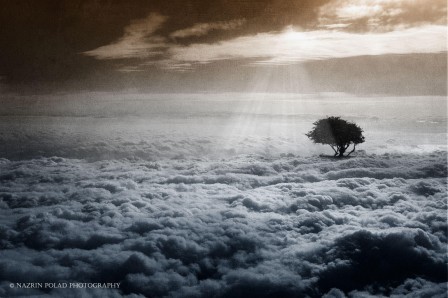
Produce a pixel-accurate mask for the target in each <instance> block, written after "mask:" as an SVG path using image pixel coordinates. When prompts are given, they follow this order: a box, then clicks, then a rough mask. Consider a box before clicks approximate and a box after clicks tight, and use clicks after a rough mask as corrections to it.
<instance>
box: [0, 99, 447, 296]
mask: <svg viewBox="0 0 448 298" xmlns="http://www.w3.org/2000/svg"><path fill="white" fill-rule="evenodd" d="M288 102H289V101H288ZM410 102H411V103H412V102H413V101H410ZM19 103H20V102H19ZM386 103H387V105H389V106H390V105H391V102H390V101H388V102H386ZM414 103H415V104H414V109H421V106H418V105H417V103H419V101H418V100H415V101H414ZM438 103H439V105H440V104H441V103H442V104H445V105H446V103H444V102H438ZM111 104H113V101H108V102H106V104H104V107H102V108H97V109H98V111H100V110H102V109H104V110H107V108H106V107H107V106H110V105H111ZM220 104H223V103H221V102H220V101H218V102H213V103H211V104H210V103H209V105H210V106H209V107H207V108H206V109H205V108H204V110H208V111H210V109H211V107H216V106H217V105H218V106H219V105H220ZM252 104H253V103H252V102H251V101H249V102H245V103H244V105H241V103H239V105H238V106H239V108H240V109H239V110H238V111H239V112H240V113H239V114H238V116H237V117H233V116H232V117H230V116H228V115H227V114H226V113H224V112H223V108H222V107H218V108H216V109H217V110H219V115H217V114H216V113H217V112H215V114H213V113H211V114H210V115H211V116H210V117H208V116H207V115H208V114H207V115H202V114H201V115H200V116H198V114H194V113H191V114H189V113H188V111H189V110H188V108H190V110H196V108H195V107H193V108H191V107H190V106H187V107H184V108H182V109H180V110H184V111H185V112H186V113H185V114H182V113H179V114H175V113H174V114H175V116H173V115H174V114H171V115H170V116H166V117H160V109H157V105H152V106H151V107H152V108H154V109H155V110H156V111H158V112H154V117H148V115H150V114H151V113H149V112H148V111H145V117H143V118H144V119H143V118H142V116H141V115H139V116H138V117H135V118H133V117H130V116H129V109H128V110H126V111H125V112H124V113H125V114H126V117H124V116H120V115H118V114H117V111H118V110H120V111H121V108H120V109H117V108H115V110H114V108H111V110H113V111H114V112H113V114H114V116H113V117H112V116H110V115H108V116H104V115H101V113H100V112H98V111H93V112H92V111H91V110H89V109H86V110H85V111H82V113H81V112H80V113H81V115H77V114H76V113H78V112H76V113H73V114H71V115H70V117H67V115H66V113H65V112H61V111H60V110H59V111H57V112H56V111H53V112H52V113H54V115H53V116H50V115H48V113H49V112H46V114H45V113H44V114H45V115H44V116H45V117H39V116H38V115H31V114H29V115H21V116H19V117H18V116H12V115H6V114H5V115H3V116H2V121H0V127H1V130H0V137H1V138H2V143H1V145H0V152H1V155H0V157H1V158H0V297H14V296H39V297H121V296H128V297H307V296H309V297H321V296H324V297H371V295H374V296H390V297H403V296H407V297H446V291H447V286H446V282H447V280H448V279H447V262H448V258H447V245H448V234H447V229H448V224H447V176H448V174H447V150H446V118H443V114H441V116H438V115H437V113H436V112H434V111H436V110H437V109H438V108H439V109H440V106H437V105H436V104H434V106H435V107H434V108H432V109H433V110H432V111H429V112H427V115H425V110H424V109H423V110H422V111H421V113H420V114H419V115H417V116H415V115H414V116H411V114H412V113H409V115H406V111H409V108H404V110H403V111H402V113H398V112H396V113H395V114H394V115H393V116H391V114H390V111H387V110H386V109H383V111H384V115H385V116H383V118H381V117H380V115H379V116H378V119H377V118H375V117H377V116H376V114H375V108H377V107H378V105H379V106H381V104H382V102H381V99H375V101H373V102H368V101H366V102H364V103H363V104H364V105H366V104H367V105H369V104H370V105H371V109H370V113H371V114H372V115H373V116H371V117H370V118H369V119H367V120H366V119H364V118H363V117H362V115H361V114H359V113H358V114H350V112H348V113H349V114H347V117H352V119H355V120H357V122H360V123H363V124H364V125H363V127H364V129H365V133H366V139H367V140H368V141H370V144H369V143H366V144H365V146H364V145H361V146H360V148H361V149H362V150H360V151H357V152H356V154H355V155H353V156H351V157H350V158H345V159H334V158H332V157H329V156H326V155H319V153H327V154H328V153H330V152H328V150H330V149H329V148H323V147H322V148H320V147H318V146H315V145H309V144H308V143H307V140H306V139H305V137H303V133H304V132H306V129H309V128H310V119H314V118H315V117H316V114H313V113H311V114H310V115H305V114H304V115H301V117H300V118H299V119H296V118H294V117H292V116H291V115H289V116H288V113H283V114H276V113H271V114H269V115H266V113H265V112H266V111H263V109H266V110H268V109H271V108H272V109H274V110H275V108H273V107H277V105H278V102H276V103H275V105H271V107H270V108H266V107H264V106H261V107H258V108H257V109H256V111H255V112H254V111H253V110H250V109H249V107H251V106H252ZM301 105H306V103H301ZM313 105H318V107H317V108H316V110H318V108H319V107H320V108H321V109H323V112H322V113H327V112H328V110H325V109H326V108H325V105H326V102H325V101H324V102H317V103H316V102H313ZM416 105H417V106H416ZM49 106H50V105H49ZM53 106H54V105H53ZM80 106H82V105H80ZM175 106H177V104H176V105H175ZM64 108H65V107H64ZM12 109H13V107H11V111H12ZM133 109H134V110H135V112H138V111H140V110H141V109H139V108H135V107H134V108H133ZM341 109H342V108H341ZM406 109H408V110H406ZM74 110H76V111H79V110H80V108H77V109H73V108H70V111H74ZM200 110H201V109H199V112H200ZM310 110H311V111H312V109H311V107H310V106H308V109H307V111H310ZM20 111H22V110H20ZM170 111H172V110H170ZM25 112H26V111H25ZM234 112H235V111H234ZM234 112H232V113H234ZM330 112H331V111H330ZM88 113H92V114H96V115H97V114H99V115H100V117H98V118H96V117H93V116H89V115H86V114H88ZM104 113H106V112H104ZM164 113H165V112H164ZM229 113H230V112H229ZM378 113H379V112H378ZM388 113H389V114H388ZM440 113H444V112H440ZM25 114H26V113H25ZM162 114H163V113H162ZM332 114H333V113H332ZM156 115H159V117H157V116H156ZM181 115H182V116H181ZM185 115H186V116H185ZM285 115H286V116H285ZM400 115H401V116H402V117H400ZM434 115H435V116H434ZM317 116H318V115H317ZM419 116H420V117H419ZM123 117H124V118H126V121H123ZM229 117H230V118H229ZM372 117H373V118H372ZM210 118H211V119H210ZM229 120H231V121H229ZM383 120H384V121H385V122H384V121H383ZM229 122H230V123H229ZM311 123H312V121H311ZM400 123H401V124H400ZM411 123H413V124H412V125H411ZM392 124H393V125H392ZM291 127H293V128H294V129H295V130H296V131H294V130H292V129H291ZM381 127H383V128H382V129H380V128H381ZM282 128H283V129H282ZM297 131H298V132H297ZM293 132H294V133H295V134H300V135H301V136H299V137H296V136H295V135H294V133H293ZM372 140H375V142H376V143H374V142H373V141H372ZM380 141H383V142H382V143H380ZM372 143H374V144H372ZM319 150H320V151H319ZM28 282H30V283H31V282H32V283H64V282H65V283H71V282H80V283H111V282H113V283H120V289H67V288H59V289H58V288H56V289H51V288H46V289H20V288H17V287H16V286H15V287H13V288H12V287H11V286H10V285H11V283H12V284H13V285H16V284H17V283H28Z"/></svg>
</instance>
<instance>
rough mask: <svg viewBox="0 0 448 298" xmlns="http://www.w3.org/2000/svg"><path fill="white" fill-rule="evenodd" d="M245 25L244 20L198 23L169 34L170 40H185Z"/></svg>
mask: <svg viewBox="0 0 448 298" xmlns="http://www.w3.org/2000/svg"><path fill="white" fill-rule="evenodd" d="M244 23H245V20H244V19H239V20H231V21H227V22H213V23H199V24H195V25H193V26H191V27H189V28H185V29H180V30H177V31H174V32H173V33H171V34H170V37H172V38H185V37H191V36H202V35H206V34H208V33H209V32H210V31H212V30H232V29H237V28H239V27H241V26H242V25H243V24H244Z"/></svg>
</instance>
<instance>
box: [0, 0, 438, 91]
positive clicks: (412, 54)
mask: <svg viewBox="0 0 448 298" xmlns="http://www.w3.org/2000/svg"><path fill="white" fill-rule="evenodd" d="M0 47H1V49H2V53H1V55H0V91H3V92H5V91H6V92H8V91H12V92H31V93H38V92H74V91H91V90H93V91H138V92H154V93H159V92H180V93H182V92H190V93H191V92H193V93H197V92H297V93H309V92H350V93H356V94H382V93H386V94H398V95H445V94H446V92H447V86H446V80H447V56H446V53H447V3H446V1H444V0H427V1H416V0H393V1H392V0H369V1H368V0H318V1H311V0H297V1H293V0H244V1H242V0H239V1H229V0H214V1H206V0H187V1H180V0H171V1H160V0H155V1H148V0H147V1H144V0H130V1H116V0H58V1H57V0H42V1H32V0H18V1H8V2H5V3H3V4H2V7H1V8H0Z"/></svg>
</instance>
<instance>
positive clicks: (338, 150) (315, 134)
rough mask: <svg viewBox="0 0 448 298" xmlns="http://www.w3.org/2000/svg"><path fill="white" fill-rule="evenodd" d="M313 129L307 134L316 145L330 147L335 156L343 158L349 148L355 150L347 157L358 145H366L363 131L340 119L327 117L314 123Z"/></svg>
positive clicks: (353, 124)
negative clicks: (351, 146)
mask: <svg viewBox="0 0 448 298" xmlns="http://www.w3.org/2000/svg"><path fill="white" fill-rule="evenodd" d="M313 124H314V127H313V129H312V130H311V131H310V132H308V133H307V134H306V136H307V137H308V138H310V139H311V140H312V141H313V142H314V143H317V144H325V145H330V146H331V148H332V149H333V151H334V156H338V157H343V156H344V153H345V152H346V151H347V149H348V147H349V146H350V145H351V144H353V149H352V151H350V152H349V153H348V154H347V155H346V156H349V155H350V154H352V153H353V152H354V151H355V148H356V145H357V144H360V143H364V136H363V135H362V132H363V130H362V129H361V128H360V127H359V126H358V125H356V124H355V123H352V122H348V121H346V120H343V119H341V118H340V117H333V116H332V117H327V118H325V119H320V120H317V121H316V122H314V123H313Z"/></svg>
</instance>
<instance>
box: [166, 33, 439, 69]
mask: <svg viewBox="0 0 448 298" xmlns="http://www.w3.org/2000/svg"><path fill="white" fill-rule="evenodd" d="M446 41H447V27H446V26H437V25H428V26H422V27H416V28H408V29H402V30H395V31H391V32H384V33H368V34H361V33H350V32H344V31H331V30H317V31H296V30H294V29H293V28H287V29H286V30H285V31H283V32H279V33H260V34H257V35H252V36H243V37H238V38H235V39H231V40H227V41H222V42H218V43H215V44H192V45H190V46H186V47H173V48H171V49H170V50H169V52H170V54H171V61H173V62H181V61H183V62H196V63H208V62H213V61H219V60H227V59H252V60H254V62H253V63H259V64H289V63H293V62H299V61H309V60H321V59H332V58H344V57H353V56H364V55H386V54H411V53H438V52H443V51H446V50H447V43H446Z"/></svg>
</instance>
